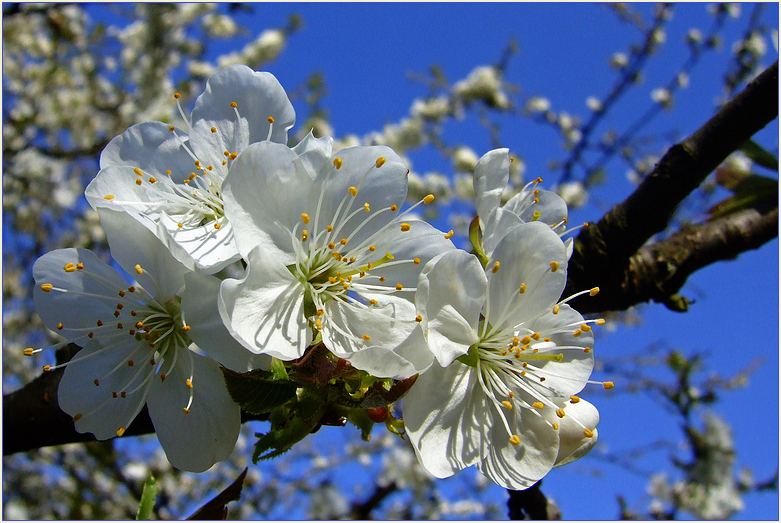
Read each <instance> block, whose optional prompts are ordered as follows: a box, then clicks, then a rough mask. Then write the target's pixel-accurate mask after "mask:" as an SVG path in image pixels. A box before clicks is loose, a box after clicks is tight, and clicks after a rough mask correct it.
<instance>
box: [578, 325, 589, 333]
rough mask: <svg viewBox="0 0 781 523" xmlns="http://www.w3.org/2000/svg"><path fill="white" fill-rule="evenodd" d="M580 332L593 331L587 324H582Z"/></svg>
mask: <svg viewBox="0 0 781 523" xmlns="http://www.w3.org/2000/svg"><path fill="white" fill-rule="evenodd" d="M580 330H582V331H583V332H589V331H591V327H590V326H588V325H586V324H585V323H581V324H580Z"/></svg>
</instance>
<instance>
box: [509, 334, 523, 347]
mask: <svg viewBox="0 0 781 523" xmlns="http://www.w3.org/2000/svg"><path fill="white" fill-rule="evenodd" d="M520 344H521V338H519V337H518V336H513V337H512V338H510V346H511V347H517V346H518V345H520Z"/></svg>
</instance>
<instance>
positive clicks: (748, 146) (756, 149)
mask: <svg viewBox="0 0 781 523" xmlns="http://www.w3.org/2000/svg"><path fill="white" fill-rule="evenodd" d="M739 150H740V151H742V152H743V154H745V155H746V156H748V157H749V158H751V159H752V160H753V161H754V162H755V163H756V164H758V165H761V166H762V167H766V168H768V169H771V170H773V171H777V170H778V158H776V157H775V156H773V154H772V153H770V152H769V151H767V150H766V149H764V148H763V147H762V146H761V145H759V144H758V143H757V142H755V141H754V140H748V141H747V142H746V143H744V144H743V145H741V146H740V147H739Z"/></svg>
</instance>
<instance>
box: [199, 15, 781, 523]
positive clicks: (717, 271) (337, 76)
mask: <svg viewBox="0 0 781 523" xmlns="http://www.w3.org/2000/svg"><path fill="white" fill-rule="evenodd" d="M252 8H253V13H251V14H245V13H237V14H236V20H237V22H239V23H240V24H241V25H243V26H244V27H247V28H249V29H250V34H249V35H247V36H246V37H244V38H242V39H238V40H239V41H240V43H234V42H236V40H234V41H232V43H231V45H230V46H228V47H226V46H223V44H222V43H219V42H213V43H210V47H209V53H210V54H209V56H216V55H217V54H218V53H222V52H227V51H229V50H234V49H238V48H241V47H242V46H243V45H244V43H245V42H246V41H249V40H251V39H252V38H254V37H255V36H256V35H257V34H258V33H259V32H260V31H262V30H263V29H265V28H269V27H281V26H284V25H286V23H287V17H288V15H289V14H291V13H297V14H299V15H301V16H302V18H303V21H304V25H303V27H302V28H301V30H300V31H298V32H296V33H295V34H294V35H292V37H291V38H290V40H289V42H288V45H287V48H286V50H285V51H284V52H283V54H282V55H281V56H280V58H279V59H278V60H276V61H275V62H273V63H271V64H269V66H268V68H267V69H268V70H269V71H270V72H272V73H274V74H275V75H276V76H277V78H278V79H279V80H280V82H281V83H282V85H283V86H284V87H285V88H286V89H288V90H289V91H292V90H293V89H295V88H296V87H298V86H299V85H301V84H302V83H303V82H304V81H305V80H306V78H307V77H308V76H309V75H310V74H311V73H313V72H315V71H321V72H323V73H324V75H325V81H326V83H327V85H328V90H329V94H328V95H327V96H326V97H325V98H324V99H323V102H322V104H323V106H324V107H325V108H327V109H328V111H329V113H330V121H331V124H332V125H333V127H334V129H335V132H336V134H337V135H341V134H345V133H352V134H357V135H359V136H360V135H363V134H365V133H367V132H369V131H373V130H380V129H381V128H382V126H383V125H384V124H385V123H389V122H396V121H398V120H400V119H401V118H403V117H404V116H406V115H407V114H408V110H409V107H410V104H411V102H412V100H413V99H414V98H415V97H422V96H425V95H426V92H427V89H426V87H425V86H423V85H421V84H418V83H414V82H411V81H410V80H408V79H407V77H406V74H407V73H408V72H410V71H412V72H418V73H425V72H426V71H427V70H428V68H429V67H430V66H431V65H434V64H436V65H439V66H440V67H441V68H442V69H443V70H444V72H445V74H446V76H447V78H448V79H449V80H450V81H451V82H455V81H456V80H458V79H461V78H463V77H465V76H466V75H467V74H468V73H469V71H471V70H472V69H473V68H474V67H475V66H477V65H482V64H490V63H493V62H495V61H497V60H498V59H499V57H500V56H501V53H502V50H503V49H504V48H505V46H506V45H507V43H508V42H509V40H510V39H511V38H514V39H516V41H517V42H518V45H519V48H520V52H519V53H518V54H517V55H515V56H514V57H513V58H512V59H511V61H510V65H509V68H508V71H507V80H508V81H510V82H513V83H517V84H520V86H521V89H522V91H521V94H522V96H524V97H525V96H529V95H539V96H545V97H547V98H548V99H550V101H551V103H552V108H553V110H555V111H557V112H558V111H562V110H563V111H567V112H569V113H570V114H574V115H580V116H581V117H582V118H583V119H584V120H585V119H586V118H587V117H588V114H589V111H588V109H587V108H586V105H585V100H586V98H587V97H588V96H597V97H604V96H605V95H606V94H607V93H608V92H609V91H610V89H611V87H612V85H613V84H614V82H615V81H616V78H617V76H616V74H615V72H614V71H612V70H611V69H610V67H609V65H608V59H609V57H610V56H611V55H612V54H613V53H615V52H618V51H622V52H625V51H626V50H627V48H628V46H629V45H630V44H632V43H637V42H639V41H640V38H641V34H640V32H639V31H638V30H637V29H635V28H633V27H631V26H629V25H628V24H624V23H621V22H620V21H619V20H618V18H617V17H616V16H615V15H613V14H612V13H610V12H609V10H608V9H607V8H606V7H604V6H598V5H596V4H515V3H496V4H494V3H489V4H472V3H453V4H451V3H447V4H441V3H436V4H417V3H412V4H410V3H395V4H382V3H380V4H355V3H342V4H332V3H329V4H323V3H294V4H255V5H253V6H252ZM634 8H636V9H638V10H639V11H641V12H643V13H646V14H647V13H649V12H650V10H651V9H652V6H651V5H642V6H635V7H634ZM751 9H752V6H751V5H750V4H744V5H743V9H742V15H741V17H740V19H738V20H730V21H729V22H728V24H727V26H726V28H725V29H724V31H723V32H722V36H723V39H724V42H723V45H722V48H721V50H720V51H718V52H715V53H708V54H706V55H705V56H704V57H703V59H702V62H701V63H700V65H699V66H698V67H697V68H696V69H695V70H694V72H693V73H692V74H691V86H690V87H689V88H688V89H685V90H682V91H679V93H678V95H677V97H676V102H675V108H674V110H673V111H672V112H664V113H662V114H661V115H659V116H658V117H657V118H656V119H655V120H654V122H653V123H652V124H651V125H650V126H649V127H648V128H646V129H645V131H644V132H643V134H644V135H646V134H654V133H661V132H667V131H670V130H672V131H673V133H674V136H673V138H674V139H682V138H684V137H686V136H687V135H689V134H691V133H692V132H693V131H695V130H696V129H697V128H698V127H699V126H700V125H702V124H703V123H704V122H705V121H706V120H707V119H708V118H709V117H710V116H711V115H712V114H713V112H714V108H715V105H714V98H715V96H717V95H718V94H719V92H720V91H719V86H720V85H721V83H722V79H723V76H724V74H725V73H726V64H727V63H728V61H729V55H730V48H731V45H732V42H734V41H735V40H737V39H738V38H739V36H740V34H741V31H743V30H744V28H745V25H746V20H747V18H748V17H749V15H750V12H751ZM646 18H647V19H648V18H649V17H648V16H646ZM762 19H763V20H764V21H766V23H767V24H768V25H770V26H773V27H776V28H777V27H778V5H777V4H768V5H767V8H766V9H765V12H764V14H763V18H762ZM712 20H713V19H712V17H711V16H710V15H708V14H707V12H706V4H699V3H698V4H682V5H678V6H676V7H675V13H674V18H673V20H672V21H671V22H670V23H669V24H667V27H666V40H667V43H666V44H665V45H664V46H663V47H662V48H661V50H660V52H659V53H657V54H656V55H655V56H653V57H652V58H651V60H650V61H649V67H648V68H647V69H646V73H645V80H644V82H643V83H642V84H640V86H639V87H637V88H636V89H634V90H633V92H632V93H631V94H630V95H629V96H627V97H626V99H625V100H623V102H622V103H621V104H619V105H618V106H617V107H616V108H615V110H614V111H613V113H612V114H611V118H609V119H608V122H613V123H614V124H615V125H617V126H619V128H620V129H621V128H626V126H627V124H628V123H631V122H632V121H634V118H636V117H638V116H639V115H640V114H641V113H642V112H644V111H645V110H646V108H648V107H649V106H650V105H651V104H652V102H651V99H650V92H651V90H652V89H654V88H656V87H660V86H662V85H664V84H665V83H667V82H668V81H669V80H670V78H672V77H673V75H674V74H675V73H676V71H677V69H676V68H677V67H679V66H680V64H681V63H682V62H683V61H684V59H685V54H684V51H685V46H684V44H683V41H684V38H685V35H686V33H687V31H688V30H689V29H690V28H692V27H697V28H699V29H700V30H701V31H702V32H703V33H706V32H707V31H708V30H709V29H710V27H711V25H712ZM767 44H768V54H767V56H766V57H765V60H764V63H765V64H766V65H769V64H770V63H772V61H774V60H775V59H776V58H777V51H776V50H775V49H774V48H773V45H772V43H771V42H769V41H768V42H767ZM297 109H300V107H297ZM298 121H299V122H301V121H303V118H302V117H301V116H299V118H298ZM498 121H499V122H500V123H501V125H502V130H501V139H502V140H503V142H504V144H505V145H506V146H508V147H510V148H511V150H513V151H514V152H516V153H518V154H520V156H522V157H523V159H524V161H525V162H526V165H527V178H532V177H535V176H542V177H543V178H545V180H546V182H549V183H550V184H551V185H552V184H553V183H554V182H555V181H556V178H555V176H554V175H552V174H550V173H549V171H548V170H547V169H546V164H547V162H548V161H549V160H552V159H564V158H566V156H565V154H564V152H563V151H562V150H561V138H560V137H559V136H558V134H557V133H556V132H555V131H554V130H553V129H552V128H550V127H547V126H543V125H540V124H537V123H534V122H531V121H530V120H528V119H524V118H502V119H499V120H498ZM476 122H477V120H476V118H474V117H473V116H471V117H468V118H467V119H466V120H465V121H463V122H460V123H456V124H455V125H452V126H449V127H448V128H447V129H446V131H445V135H444V137H445V139H446V140H447V141H449V143H452V144H455V143H459V142H463V143H466V144H468V145H470V146H471V147H472V148H473V149H474V150H475V151H476V152H477V154H478V156H480V155H482V154H484V153H485V152H487V151H488V150H489V148H490V143H489V140H488V135H487V133H486V132H485V131H484V130H483V129H482V128H480V127H479V126H478V125H477V123H476ZM606 129H607V126H604V128H603V129H602V130H603V131H604V130H606ZM759 139H760V141H761V142H762V143H763V144H764V145H765V146H766V147H768V148H769V149H770V150H772V151H773V152H775V153H776V154H777V153H778V123H777V121H776V122H774V123H773V124H772V125H771V126H769V128H768V129H766V130H765V131H763V132H762V133H760V135H759ZM672 143H673V142H669V145H672ZM411 159H412V161H413V162H414V167H415V170H416V171H417V172H419V173H424V172H427V171H430V170H438V171H440V172H443V173H450V172H451V169H450V167H449V162H448V161H447V160H446V159H443V158H442V157H441V156H440V155H439V153H437V152H435V151H432V150H426V151H421V152H414V153H412V154H411ZM625 172H626V167H625V166H624V165H622V164H620V163H618V162H613V163H611V164H609V165H608V183H607V184H606V185H605V186H603V187H599V188H598V189H596V191H595V192H594V194H592V197H591V202H592V203H591V204H590V205H588V206H586V207H584V208H582V209H578V210H577V211H575V212H573V213H571V220H572V222H579V221H585V220H589V221H593V220H595V219H598V218H599V217H600V216H602V214H604V212H605V211H606V210H607V209H609V207H610V206H612V204H614V203H616V202H618V201H621V200H623V199H624V198H625V197H626V196H627V195H628V194H629V193H630V192H631V191H632V189H633V186H632V185H631V184H630V183H629V182H628V181H627V179H626V177H625ZM762 174H767V173H762ZM544 185H547V183H546V184H544ZM696 218H698V219H701V218H702V217H701V216H698V217H696ZM778 266H779V264H778V241H777V240H774V241H773V242H771V243H770V244H768V245H766V246H764V247H763V248H762V249H760V250H758V251H753V252H749V253H746V254H744V255H742V256H741V257H740V258H739V259H738V260H736V261H732V262H721V263H717V264H715V265H713V266H710V267H708V268H706V269H704V270H702V271H700V272H698V273H696V274H695V275H694V276H693V277H692V278H691V279H690V280H689V282H688V283H687V284H686V286H685V287H684V289H683V294H684V295H686V296H689V297H695V298H696V299H697V302H696V303H695V304H694V305H693V306H692V307H691V309H690V311H689V312H688V313H685V314H678V313H673V312H670V311H668V310H667V309H665V308H664V307H663V306H662V305H650V306H648V307H645V308H643V309H642V314H643V319H644V323H643V324H642V325H641V326H638V327H632V328H625V327H619V328H618V329H617V330H616V331H615V332H612V333H608V331H607V330H605V329H602V330H600V331H599V332H597V341H596V346H595V350H596V352H595V354H596V357H597V359H598V360H599V359H602V358H604V359H605V361H609V360H610V358H614V357H618V356H624V355H628V354H643V353H644V352H646V351H647V350H648V347H649V346H650V345H651V344H654V343H658V342H664V343H667V344H668V345H669V346H671V347H675V348H679V349H681V350H682V351H683V352H684V353H693V352H700V353H702V352H704V353H707V355H708V356H707V360H706V363H707V366H708V369H709V370H712V371H716V372H719V373H721V374H722V375H724V376H725V377H730V376H732V375H733V374H734V373H736V372H737V371H738V370H740V369H742V368H744V367H746V366H748V365H749V363H750V362H751V361H753V360H754V359H755V358H760V357H761V358H763V360H764V361H763V365H762V366H761V367H760V368H759V369H758V370H757V371H756V372H755V373H754V374H753V375H752V377H751V380H750V383H749V385H748V387H747V388H745V389H739V390H736V391H732V392H728V393H725V394H723V395H722V396H721V401H719V403H718V404H717V405H716V406H715V407H714V410H715V412H716V413H718V414H720V415H721V416H723V417H724V418H725V419H726V420H727V421H729V423H730V424H731V425H732V427H733V431H734V437H735V440H736V448H737V467H738V468H739V467H742V466H744V465H745V466H748V467H750V468H751V469H752V470H753V471H754V473H755V477H756V478H757V479H760V480H763V479H766V478H768V477H770V476H771V475H772V474H773V472H774V471H775V470H776V469H777V463H778V409H777V406H778V366H779V365H778V293H777V290H778V288H779V287H778ZM665 377H666V378H667V379H670V378H671V377H670V376H669V375H666V376H665ZM611 378H613V376H611V375H609V374H608V373H600V372H596V373H595V379H598V380H602V379H611ZM616 385H617V389H618V390H620V389H622V388H623V387H626V386H627V385H628V384H626V383H622V382H621V381H620V379H618V378H616ZM617 389H614V391H617ZM593 392H594V394H593V395H592V397H589V399H590V400H592V402H593V403H594V404H596V405H597V406H598V407H599V409H600V413H601V422H600V425H599V432H600V442H601V444H602V445H603V446H604V447H603V448H607V449H609V450H610V451H611V452H619V453H620V452H621V451H622V450H623V449H632V448H635V447H637V446H640V445H642V444H644V443H650V442H653V441H654V440H656V439H658V438H660V437H665V438H668V439H670V440H672V441H675V442H677V441H680V440H682V439H683V435H682V433H681V431H680V429H679V427H678V425H677V420H675V419H674V418H672V417H670V416H669V415H666V414H665V413H664V411H663V410H662V409H661V407H659V405H658V404H656V403H654V402H652V401H649V400H648V399H646V398H643V397H639V396H637V395H628V394H623V393H620V392H616V393H614V394H611V393H608V394H605V393H602V392H601V391H600V390H597V387H594V388H593ZM584 395H588V389H587V390H586V391H585V392H584ZM598 452H599V449H597V450H595V451H594V453H592V454H597V453H598ZM668 455H669V451H667V450H664V451H659V452H656V453H652V454H650V455H649V456H648V457H647V459H646V460H644V461H641V462H640V464H641V468H643V469H645V470H648V471H652V470H659V468H661V467H660V463H664V464H665V465H664V468H665V469H667V468H669V466H668V465H667V464H668V463H669V458H668ZM680 455H683V456H685V455H686V454H679V456H680ZM593 470H599V471H601V473H600V474H599V475H593V474H591V473H590V472H591V471H593ZM646 485H647V479H646V478H642V477H639V476H637V475H634V474H630V473H628V472H625V471H623V470H621V469H620V468H618V467H616V466H613V465H609V464H605V463H604V462H602V461H600V460H599V459H598V457H595V456H588V457H586V458H584V459H583V460H581V461H579V462H577V463H576V464H574V465H571V466H569V467H565V468H563V469H557V470H555V471H554V472H552V473H551V474H550V475H549V476H548V477H546V478H545V480H544V491H545V492H546V493H548V494H549V495H551V496H553V497H555V498H556V500H557V502H558V504H559V506H560V507H561V509H562V511H563V513H564V516H565V517H566V518H569V519H571V518H581V519H582V518H588V519H614V518H615V517H616V516H617V515H618V504H617V502H616V496H617V495H618V494H624V495H625V496H626V497H627V501H628V502H629V503H630V506H633V507H634V508H638V509H641V510H642V509H645V508H646V507H647V501H648V499H647V497H646V496H645V495H644V491H645V488H646ZM497 495H498V496H500V498H499V500H500V502H501V503H503V502H504V501H503V500H504V498H503V497H501V496H503V494H502V493H501V492H498V494H497ZM744 501H745V503H746V507H747V508H746V510H745V511H744V512H742V513H740V514H739V515H738V517H740V518H741V519H776V518H778V496H777V494H776V495H773V494H767V493H765V494H759V495H750V496H746V497H745V498H744Z"/></svg>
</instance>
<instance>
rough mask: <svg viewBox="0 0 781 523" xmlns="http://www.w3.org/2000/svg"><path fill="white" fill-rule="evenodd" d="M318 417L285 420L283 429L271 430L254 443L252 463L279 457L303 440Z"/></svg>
mask: <svg viewBox="0 0 781 523" xmlns="http://www.w3.org/2000/svg"><path fill="white" fill-rule="evenodd" d="M320 414H321V415H322V412H321V413H320ZM319 420H320V416H316V415H315V416H312V417H310V418H309V419H306V420H304V419H301V418H292V419H289V420H287V423H286V425H285V426H284V427H280V428H277V429H272V430H271V431H270V432H269V433H268V434H264V435H262V436H261V437H260V439H259V440H258V442H257V443H255V450H254V451H253V452H252V462H253V463H257V462H258V461H260V460H266V459H271V458H276V457H277V456H281V455H282V454H284V453H285V452H287V451H288V450H290V449H291V448H292V447H293V445H295V444H296V443H298V442H299V441H301V440H302V439H304V438H305V437H307V436H308V435H309V433H310V432H312V429H314V428H315V427H316V426H317V423H318V421H319Z"/></svg>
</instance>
